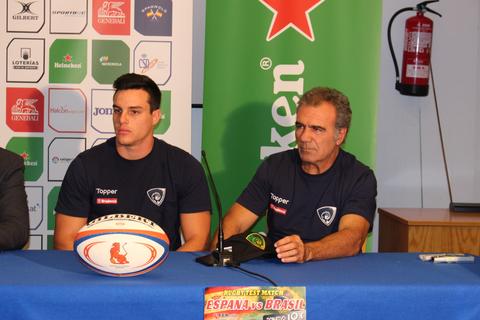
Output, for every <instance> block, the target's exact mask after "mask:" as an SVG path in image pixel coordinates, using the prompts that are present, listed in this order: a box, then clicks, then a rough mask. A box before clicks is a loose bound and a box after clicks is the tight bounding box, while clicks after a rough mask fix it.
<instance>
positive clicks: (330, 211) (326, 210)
mask: <svg viewBox="0 0 480 320" xmlns="http://www.w3.org/2000/svg"><path fill="white" fill-rule="evenodd" d="M336 214H337V208H336V207H330V206H327V207H321V208H318V209H317V215H318V218H319V219H320V221H322V223H323V224H324V225H326V226H327V227H328V226H330V225H331V224H332V222H333V220H335V216H336Z"/></svg>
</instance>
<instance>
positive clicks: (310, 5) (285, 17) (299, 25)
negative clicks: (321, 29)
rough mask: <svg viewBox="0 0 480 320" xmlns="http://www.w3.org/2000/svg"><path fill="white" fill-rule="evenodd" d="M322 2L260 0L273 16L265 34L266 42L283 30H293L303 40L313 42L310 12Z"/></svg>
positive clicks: (314, 0) (315, 0)
mask: <svg viewBox="0 0 480 320" xmlns="http://www.w3.org/2000/svg"><path fill="white" fill-rule="evenodd" d="M323 1H324V0H286V1H272V0H260V2H261V3H262V4H263V5H265V6H266V7H267V8H268V9H270V10H271V11H272V12H273V13H274V15H273V19H272V22H271V24H270V29H269V30H268V34H267V41H271V40H273V39H275V38H276V37H277V36H279V35H281V34H282V33H283V32H284V31H285V30H288V29H289V28H293V29H294V30H296V31H297V32H299V33H300V34H301V35H303V36H304V37H305V38H307V39H308V40H310V41H314V40H315V37H314V35H313V30H312V22H311V21H310V12H311V11H312V10H313V9H315V8H316V7H317V6H319V5H320V4H321V3H322V2H323Z"/></svg>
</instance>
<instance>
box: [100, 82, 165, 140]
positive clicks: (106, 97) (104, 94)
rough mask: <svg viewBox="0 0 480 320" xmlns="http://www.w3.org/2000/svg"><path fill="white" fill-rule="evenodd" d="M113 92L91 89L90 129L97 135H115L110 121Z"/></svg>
mask: <svg viewBox="0 0 480 320" xmlns="http://www.w3.org/2000/svg"><path fill="white" fill-rule="evenodd" d="M114 92H115V91H114V90H110V89H92V99H91V101H92V102H91V108H90V120H91V127H92V128H93V129H94V130H95V131H97V132H99V133H109V134H112V133H115V130H114V129H113V121H112V116H113V108H112V97H113V93H114ZM162 98H163V96H162ZM162 100H163V99H162ZM162 102H163V101H162Z"/></svg>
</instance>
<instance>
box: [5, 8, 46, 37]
mask: <svg viewBox="0 0 480 320" xmlns="http://www.w3.org/2000/svg"><path fill="white" fill-rule="evenodd" d="M44 23H45V0H37V1H29V0H24V1H18V0H7V32H32V33H36V32H39V31H40V30H41V29H42V27H43V25H44Z"/></svg>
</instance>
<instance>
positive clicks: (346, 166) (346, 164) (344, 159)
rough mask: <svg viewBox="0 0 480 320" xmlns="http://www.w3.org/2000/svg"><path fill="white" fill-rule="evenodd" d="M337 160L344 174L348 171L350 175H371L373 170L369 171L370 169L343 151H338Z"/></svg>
mask: <svg viewBox="0 0 480 320" xmlns="http://www.w3.org/2000/svg"><path fill="white" fill-rule="evenodd" d="M339 160H340V165H341V168H342V171H344V172H345V171H349V172H350V173H355V172H356V173H358V174H365V173H370V174H373V170H372V169H370V167H368V166H367V165H366V164H364V163H363V162H361V161H360V160H358V159H357V158H356V157H355V156H354V155H353V154H351V153H350V152H347V151H345V150H343V149H340V153H339Z"/></svg>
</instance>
